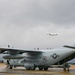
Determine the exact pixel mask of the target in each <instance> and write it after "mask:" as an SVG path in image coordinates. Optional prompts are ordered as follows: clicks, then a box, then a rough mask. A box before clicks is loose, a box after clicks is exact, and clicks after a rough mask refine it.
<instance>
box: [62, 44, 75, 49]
mask: <svg viewBox="0 0 75 75" xmlns="http://www.w3.org/2000/svg"><path fill="white" fill-rule="evenodd" d="M63 47H66V48H72V49H75V47H74V46H68V45H64V46H63Z"/></svg>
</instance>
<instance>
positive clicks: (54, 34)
mask: <svg viewBox="0 0 75 75" xmlns="http://www.w3.org/2000/svg"><path fill="white" fill-rule="evenodd" d="M47 35H50V36H56V35H57V34H56V33H48V34H47Z"/></svg>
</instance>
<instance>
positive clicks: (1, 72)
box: [0, 64, 75, 75]
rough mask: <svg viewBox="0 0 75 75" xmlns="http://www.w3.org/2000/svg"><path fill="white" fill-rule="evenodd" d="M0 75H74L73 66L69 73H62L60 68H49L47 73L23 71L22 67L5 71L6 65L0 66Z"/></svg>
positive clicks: (74, 68) (74, 69)
mask: <svg viewBox="0 0 75 75" xmlns="http://www.w3.org/2000/svg"><path fill="white" fill-rule="evenodd" d="M0 75H75V66H74V67H73V66H72V67H71V68H70V71H69V72H63V69H62V68H49V69H48V71H44V70H42V71H39V70H38V69H36V70H25V68H24V67H17V68H14V69H6V65H4V64H0Z"/></svg>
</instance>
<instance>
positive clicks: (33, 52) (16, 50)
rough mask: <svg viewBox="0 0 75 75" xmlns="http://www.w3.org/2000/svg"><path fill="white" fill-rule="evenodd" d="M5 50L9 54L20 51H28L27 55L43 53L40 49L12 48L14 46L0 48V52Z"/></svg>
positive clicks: (20, 52) (19, 52)
mask: <svg viewBox="0 0 75 75" xmlns="http://www.w3.org/2000/svg"><path fill="white" fill-rule="evenodd" d="M5 51H8V53H9V54H11V55H16V54H22V53H25V52H26V53H28V54H29V55H39V54H40V53H43V52H42V51H40V50H27V49H26V50H23V49H14V48H0V53H3V52H5Z"/></svg>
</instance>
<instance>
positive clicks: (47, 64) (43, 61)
mask: <svg viewBox="0 0 75 75" xmlns="http://www.w3.org/2000/svg"><path fill="white" fill-rule="evenodd" d="M2 53H3V54H4V55H3V58H4V63H5V64H6V65H8V66H9V69H12V68H13V66H14V67H17V66H23V67H25V68H26V69H27V70H35V69H36V68H37V67H38V68H39V70H48V68H52V65H58V67H61V66H60V65H62V67H63V69H64V70H66V69H68V71H69V65H68V64H67V63H66V62H67V61H69V60H71V59H73V58H75V47H74V46H67V45H65V46H63V47H62V48H57V49H51V50H27V49H17V48H16V49H15V48H10V47H7V48H0V54H2Z"/></svg>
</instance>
